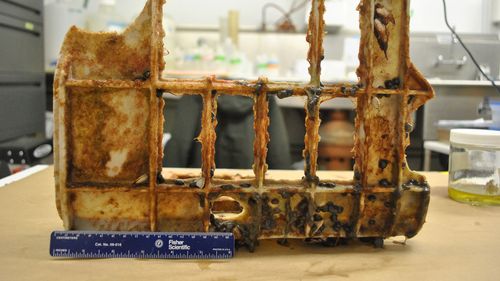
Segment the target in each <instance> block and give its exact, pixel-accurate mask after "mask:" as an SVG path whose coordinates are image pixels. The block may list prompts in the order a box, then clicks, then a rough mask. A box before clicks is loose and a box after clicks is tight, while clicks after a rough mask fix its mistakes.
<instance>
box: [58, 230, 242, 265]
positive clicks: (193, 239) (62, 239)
mask: <svg viewBox="0 0 500 281" xmlns="http://www.w3.org/2000/svg"><path fill="white" fill-rule="evenodd" d="M50 255H51V256H53V257H71V258H144V259H228V258H232V257H233V255H234V236H233V234H232V233H210V232H208V233H184V232H182V233H172V232H108V231H104V232H103V231H54V232H52V234H51V236H50Z"/></svg>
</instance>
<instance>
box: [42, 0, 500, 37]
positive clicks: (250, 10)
mask: <svg viewBox="0 0 500 281" xmlns="http://www.w3.org/2000/svg"><path fill="white" fill-rule="evenodd" d="M53 1H56V0H44V2H45V3H48V2H53ZM67 1H72V2H77V3H78V2H83V0H67ZM342 1H344V8H343V9H342V11H341V13H339V15H340V16H342V17H343V18H344V22H345V28H344V29H346V30H351V31H355V30H358V14H357V12H356V6H357V4H358V2H359V1H357V0H342ZM116 2H117V10H118V11H119V12H120V13H121V14H122V15H123V16H124V17H125V18H127V19H130V20H132V19H133V18H134V17H135V16H136V15H137V14H138V13H139V12H140V11H141V9H142V7H143V6H144V3H145V2H146V1H145V0H116ZM268 2H273V3H275V4H277V5H279V6H281V7H284V8H286V9H287V8H289V7H290V5H291V4H292V2H293V0H167V4H166V5H165V9H164V11H165V13H166V14H168V15H170V16H171V17H172V18H173V19H174V20H175V21H176V23H177V25H205V26H207V25H208V26H217V25H218V22H219V17H221V16H225V15H226V14H227V11H228V10H230V9H236V10H239V11H240V24H241V26H246V27H257V26H260V23H261V8H262V6H263V5H264V4H265V3H268ZM446 2H447V4H448V17H449V21H450V23H451V24H452V25H454V26H455V27H456V30H457V31H458V32H461V33H491V32H498V30H499V29H498V28H495V27H494V26H493V25H492V24H491V6H492V4H491V3H492V0H446ZM89 3H90V10H91V11H92V10H95V9H96V8H97V6H98V3H99V0H90V2H89ZM411 14H412V18H411V30H412V32H445V31H446V27H445V25H444V19H443V5H442V2H441V0H413V1H411ZM278 17H279V13H278V12H276V10H274V9H269V10H268V19H269V20H268V22H269V23H272V22H273V19H274V20H276V19H277V18H278ZM304 17H305V11H300V12H298V13H297V14H296V15H295V16H294V20H295V22H296V23H297V24H299V23H300V24H302V23H303V22H304Z"/></svg>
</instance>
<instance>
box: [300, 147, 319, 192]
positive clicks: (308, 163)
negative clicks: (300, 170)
mask: <svg viewBox="0 0 500 281" xmlns="http://www.w3.org/2000/svg"><path fill="white" fill-rule="evenodd" d="M304 160H305V161H306V169H305V172H304V174H305V175H304V177H303V178H302V179H303V180H305V181H307V182H308V183H315V184H318V183H319V178H318V177H317V176H313V175H312V174H311V156H310V155H309V153H307V152H306V154H305V155H304Z"/></svg>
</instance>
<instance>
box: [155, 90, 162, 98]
mask: <svg viewBox="0 0 500 281" xmlns="http://www.w3.org/2000/svg"><path fill="white" fill-rule="evenodd" d="M156 97H157V98H161V97H163V90H162V89H156Z"/></svg>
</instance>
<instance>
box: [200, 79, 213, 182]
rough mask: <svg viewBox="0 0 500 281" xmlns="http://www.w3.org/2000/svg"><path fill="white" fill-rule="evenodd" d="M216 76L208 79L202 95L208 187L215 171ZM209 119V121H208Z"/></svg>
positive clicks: (203, 152) (203, 165) (203, 167)
mask: <svg viewBox="0 0 500 281" xmlns="http://www.w3.org/2000/svg"><path fill="white" fill-rule="evenodd" d="M213 80H214V77H209V78H207V79H206V91H205V93H204V94H203V95H202V98H203V112H202V113H201V116H202V117H201V118H202V122H201V132H200V136H199V137H198V141H200V142H201V155H202V158H201V173H202V177H203V179H204V185H203V186H204V187H205V188H206V187H208V186H209V184H210V180H211V179H212V177H213V174H214V172H215V140H216V136H215V127H216V126H217V91H216V90H213V88H212V81H213ZM207 120H208V121H207Z"/></svg>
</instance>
